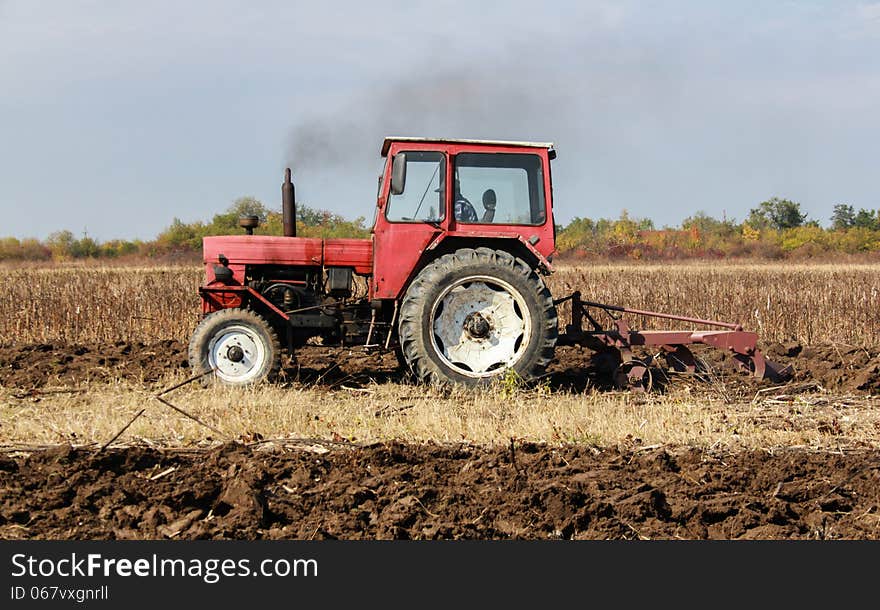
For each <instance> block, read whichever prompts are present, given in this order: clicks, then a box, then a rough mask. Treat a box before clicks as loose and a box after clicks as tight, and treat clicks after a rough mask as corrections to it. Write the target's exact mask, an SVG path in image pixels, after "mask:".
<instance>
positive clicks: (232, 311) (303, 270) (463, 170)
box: [188, 137, 784, 389]
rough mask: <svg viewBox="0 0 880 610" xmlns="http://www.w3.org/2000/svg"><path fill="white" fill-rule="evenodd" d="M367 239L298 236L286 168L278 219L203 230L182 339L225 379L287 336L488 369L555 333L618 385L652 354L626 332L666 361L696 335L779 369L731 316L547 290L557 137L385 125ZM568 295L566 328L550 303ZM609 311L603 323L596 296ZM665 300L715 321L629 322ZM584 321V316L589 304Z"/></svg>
mask: <svg viewBox="0 0 880 610" xmlns="http://www.w3.org/2000/svg"><path fill="white" fill-rule="evenodd" d="M381 154H382V156H383V157H384V158H385V166H384V169H383V171H382V173H381V175H380V176H379V186H378V192H377V199H376V212H375V220H374V223H373V228H372V235H371V238H370V239H318V238H306V237H297V235H296V200H295V189H294V185H293V182H292V180H291V172H290V169H287V170H285V176H284V181H283V183H282V187H281V195H282V197H281V199H282V222H283V235H282V236H269V235H255V234H254V229H256V228H258V225H259V219H258V218H257V217H256V216H245V217H242V218H241V221H240V225H241V227H242V228H243V229H244V230H245V234H242V235H232V236H216V237H206V238H204V241H203V260H204V264H205V276H206V277H205V283H204V285H203V286H201V287H200V288H199V293H200V296H201V306H202V314H203V318H202V320H201V322H200V323H199V325H198V327H197V328H196V329H195V331H194V333H193V335H192V339H191V341H190V345H189V354H188V355H189V361H190V364H191V366H192V368H193V369H194V371H195V372H196V374H204V375H207V374H209V373H213V374H214V378H216V379H218V380H219V381H221V382H222V383H225V384H230V385H249V384H254V383H258V382H261V381H264V380H272V379H273V378H275V377H276V376H277V375H278V374H279V371H280V370H281V356H282V351H287V353H288V354H289V355H290V356H292V357H295V353H296V350H297V348H299V347H301V346H303V345H305V344H306V343H307V342H309V341H310V340H312V341H313V342H314V341H319V342H320V343H321V344H323V345H337V346H349V347H353V346H360V347H361V348H363V349H368V350H393V351H394V353H395V354H396V355H397V358H398V360H399V362H400V364H401V366H403V367H404V368H405V370H406V371H408V372H409V373H411V375H412V376H414V377H415V379H416V380H418V381H420V382H424V383H432V384H449V383H452V384H463V385H467V386H476V385H484V384H487V383H491V382H492V380H493V379H496V378H497V377H499V376H501V375H505V374H508V372H510V371H512V372H514V373H515V374H516V375H517V376H519V377H520V378H522V379H525V380H529V379H534V378H536V377H539V376H541V375H542V373H543V372H544V369H545V367H546V366H547V365H548V364H549V363H550V362H551V361H552V360H553V358H554V350H555V348H556V346H557V344H560V345H582V346H587V347H590V348H592V349H595V350H601V351H602V352H603V353H607V354H612V356H613V358H614V363H615V376H616V379H617V380H618V382H619V383H620V384H621V385H623V386H630V387H637V388H641V389H649V388H650V383H651V380H650V374H651V373H650V370H651V366H650V365H651V363H648V362H644V361H641V360H639V359H637V358H636V357H635V356H634V354H633V352H632V349H631V348H632V347H633V346H643V345H644V346H657V347H658V350H659V352H658V353H662V354H664V355H665V356H666V360H667V364H668V365H669V366H671V367H673V368H675V369H676V370H681V371H693V370H694V368H695V362H694V358H693V354H691V353H690V350H689V349H688V348H687V347H686V346H687V344H690V343H706V344H709V345H712V346H715V347H720V348H723V349H727V350H729V351H730V352H732V354H733V356H734V358H735V359H736V361H737V362H738V363H739V364H740V365H741V366H742V367H743V368H745V369H746V370H748V371H750V372H752V373H754V374H755V375H757V376H758V377H766V376H772V377H777V378H778V377H781V376H784V371H782V370H781V368H780V367H778V366H777V365H774V364H773V363H770V362H768V361H765V359H764V358H763V356H762V355H761V354H760V352H759V351H758V350H757V348H756V346H755V344H756V341H757V336H756V335H755V334H754V333H749V332H745V331H743V330H742V327H740V326H739V325H737V324H731V323H724V322H716V321H713V320H699V319H695V318H687V317H684V316H675V315H670V314H658V313H656V312H644V311H640V310H629V309H627V308H624V307H619V306H613V305H604V304H602V303H593V302H590V301H582V300H581V298H580V294H579V293H574V294H573V295H569V296H566V297H563V298H560V299H556V300H554V298H553V296H552V295H551V294H550V291H549V290H548V288H547V286H546V285H545V283H544V280H543V277H544V276H546V275H548V274H550V273H551V272H552V270H553V267H552V261H553V256H554V254H555V253H556V247H555V237H556V231H555V224H554V222H553V189H552V181H551V161H552V160H553V159H554V158H555V157H556V150H555V148H554V145H553V144H552V143H550V142H513V141H486V140H462V139H457V140H453V139H431V138H415V137H388V138H385V140H384V142H383V144H382V147H381ZM565 301H570V303H571V321H570V323H569V324H568V325H567V326H566V328H565V331H564V332H562V333H560V331H559V320H558V317H557V305H559V304H560V303H563V302H565ZM595 308H599V309H602V310H604V311H605V312H607V313H608V314H609V315H611V316H612V319H614V321H615V322H614V326H613V328H611V329H605V328H602V327H601V326H600V325H599V324H598V323H597V322H596V320H595V318H594V317H593V315H591V313H590V312H591V311H592V310H594V309H595ZM628 311H630V312H634V313H638V314H639V315H658V316H661V317H667V318H673V319H678V320H683V321H688V322H695V323H703V324H708V325H715V326H720V327H722V328H724V330H708V331H637V330H632V329H630V327H629V326H628V325H627V323H626V322H625V321H624V320H623V319H622V318H621V317H620V314H621V313H624V312H628ZM585 319H586V320H587V321H589V322H590V324H591V327H590V328H588V329H584V328H583V322H584V320H585Z"/></svg>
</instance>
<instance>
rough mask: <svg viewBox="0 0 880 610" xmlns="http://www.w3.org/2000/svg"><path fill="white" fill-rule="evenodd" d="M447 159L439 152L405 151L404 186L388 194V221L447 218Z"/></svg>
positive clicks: (386, 210) (420, 220)
mask: <svg viewBox="0 0 880 610" xmlns="http://www.w3.org/2000/svg"><path fill="white" fill-rule="evenodd" d="M445 177H446V157H445V156H444V155H443V153H439V152H422V151H406V184H405V186H404V189H403V192H402V193H401V194H400V195H394V194H389V195H388V205H387V206H386V208H385V217H386V218H387V219H388V220H389V221H391V222H439V221H441V220H443V218H444V217H445V215H446V206H445V202H446V199H445V197H444V188H443V182H444V180H445Z"/></svg>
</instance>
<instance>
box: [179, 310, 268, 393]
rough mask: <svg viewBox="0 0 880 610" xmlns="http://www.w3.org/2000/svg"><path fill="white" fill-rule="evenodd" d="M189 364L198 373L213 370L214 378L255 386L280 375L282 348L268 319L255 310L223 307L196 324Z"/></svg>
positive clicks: (190, 346)
mask: <svg viewBox="0 0 880 610" xmlns="http://www.w3.org/2000/svg"><path fill="white" fill-rule="evenodd" d="M189 364H190V366H191V367H192V369H193V372H194V373H195V374H197V375H198V374H201V373H207V372H209V371H210V370H211V369H214V375H213V377H215V378H216V379H217V380H219V381H221V382H222V383H225V384H227V385H239V386H243V385H253V384H255V383H259V382H261V381H271V380H272V379H274V378H275V377H276V376H277V375H278V371H279V370H280V368H281V347H280V345H279V343H278V337H277V336H276V334H275V332H274V331H273V330H272V328H271V327H270V326H269V324H268V323H267V322H266V320H264V319H263V318H262V317H260V316H259V315H257V314H256V313H254V312H253V311H250V310H248V309H238V308H232V309H223V310H221V311H216V312H214V313H212V314H209V315H208V316H206V317H205V318H204V319H203V320H202V322H201V323H200V324H199V325H198V326H197V327H196V330H195V332H194V333H193V336H192V339H191V340H190V342H189ZM209 380H210V378H209V376H206V381H209Z"/></svg>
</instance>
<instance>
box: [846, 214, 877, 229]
mask: <svg viewBox="0 0 880 610" xmlns="http://www.w3.org/2000/svg"><path fill="white" fill-rule="evenodd" d="M851 226H853V227H860V228H862V229H871V230H872V231H878V230H880V210H878V211H877V212H874V211H873V210H865V209H861V210H859V211H858V213H856V215H855V217H854V218H853V223H852V225H851Z"/></svg>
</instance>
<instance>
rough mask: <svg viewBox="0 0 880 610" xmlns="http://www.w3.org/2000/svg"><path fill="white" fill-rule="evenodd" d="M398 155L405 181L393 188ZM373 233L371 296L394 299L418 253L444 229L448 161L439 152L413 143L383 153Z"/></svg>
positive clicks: (403, 284) (446, 221)
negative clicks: (397, 189) (396, 190)
mask: <svg viewBox="0 0 880 610" xmlns="http://www.w3.org/2000/svg"><path fill="white" fill-rule="evenodd" d="M397 155H403V158H404V159H405V164H406V171H405V180H404V181H403V185H402V186H403V188H402V190H401V191H400V192H399V193H394V192H393V189H392V184H391V182H392V178H391V175H392V173H393V165H394V162H393V159H394V157H396V156H397ZM388 156H389V160H390V162H389V163H387V164H386V169H385V175H384V178H383V180H382V183H383V184H382V192H381V194H380V198H379V202H378V203H379V211H378V215H377V217H376V224H375V227H374V229H373V233H374V247H375V252H374V259H373V260H374V266H373V270H374V272H373V281H372V284H371V290H370V292H371V297H372V298H374V299H396V298H397V297H398V296H399V294H400V292H401V291H402V290H403V287H404V286H405V285H406V283H407V281H408V280H409V278H410V276H411V275H412V273H413V270H414V269H415V268H416V265H417V264H418V262H419V259H420V258H421V256H422V253H423V252H424V251H425V249H426V248H427V247H428V245H430V244H431V242H433V241H434V240H435V239H437V238H438V237H439V236H440V235H442V234H443V233H444V232H445V231H446V230H447V228H448V223H449V213H448V208H449V202H448V197H447V189H446V184H447V180H448V176H447V171H448V165H449V164H448V159H447V155H446V153H445V152H443V151H438V150H437V149H436V148H433V149H430V148H427V147H423V146H420V145H418V144H413V143H408V144H405V143H397V144H395V145H392V147H391V150H390V151H389V153H388Z"/></svg>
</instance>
